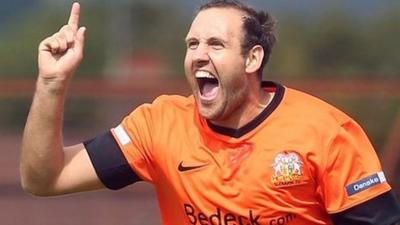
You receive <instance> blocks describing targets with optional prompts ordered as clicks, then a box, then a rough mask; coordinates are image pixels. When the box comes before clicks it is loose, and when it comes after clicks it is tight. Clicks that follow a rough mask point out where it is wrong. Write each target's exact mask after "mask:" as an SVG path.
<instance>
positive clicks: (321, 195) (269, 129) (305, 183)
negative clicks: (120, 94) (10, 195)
mask: <svg viewBox="0 0 400 225" xmlns="http://www.w3.org/2000/svg"><path fill="white" fill-rule="evenodd" d="M79 16H80V6H79V4H78V3H74V4H73V6H72V9H71V15H70V18H69V21H68V23H67V25H65V26H63V27H62V28H61V29H60V30H59V31H58V32H56V33H55V34H53V35H52V36H50V37H48V38H46V39H44V40H43V41H42V42H41V43H40V45H39V55H38V66H39V75H38V79H37V84H36V91H35V95H34V99H33V103H32V106H31V109H30V113H29V116H28V119H27V124H26V128H25V132H24V137H23V144H22V156H21V182H22V186H23V188H24V189H25V190H26V191H28V192H30V193H32V194H34V195H39V196H49V195H60V194H66V193H72V192H81V191H89V190H94V189H100V188H105V187H106V188H109V189H120V188H122V187H124V186H126V185H130V184H133V183H135V182H137V181H147V182H150V183H152V184H153V185H154V186H155V189H156V193H157V197H158V201H159V206H160V211H161V220H162V223H163V224H165V225H176V224H201V225H203V224H218V225H231V224H240V225H244V224H249V225H261V224H262V225H294V224H296V225H317V224H326V225H331V224H335V225H372V224H373V225H390V224H395V223H396V221H398V220H399V219H400V206H399V203H398V201H397V200H396V197H395V195H394V192H393V191H392V190H391V188H390V186H389V184H388V183H387V181H386V179H385V175H384V173H383V172H382V169H381V166H380V163H379V160H378V158H377V155H376V153H375V151H374V149H373V147H372V145H371V144H370V142H369V140H368V138H367V136H366V134H365V133H364V132H363V130H362V129H361V127H360V126H359V125H358V124H357V123H356V122H355V121H354V120H353V119H351V118H350V117H348V116H347V115H346V114H344V113H343V112H341V111H339V110H338V109H336V108H334V107H333V106H331V105H329V104H327V103H325V102H323V101H321V100H319V99H317V98H315V97H312V96H310V95H308V94H305V93H302V92H300V91H296V90H294V89H292V88H289V87H286V86H283V85H281V84H278V83H274V82H269V81H262V80H261V74H262V71H263V68H264V66H265V65H266V63H267V62H268V59H269V56H270V54H271V49H272V47H273V45H274V42H275V36H274V26H275V23H274V20H273V19H272V18H271V16H270V15H269V14H267V13H265V12H262V11H256V10H255V9H253V8H251V7H249V6H246V5H244V4H242V3H240V2H237V1H233V0H213V1H211V2H209V3H206V4H205V5H203V6H201V7H200V9H199V11H198V13H197V15H196V17H195V18H194V20H193V22H192V25H191V27H190V29H189V31H188V34H187V36H186V39H185V41H186V45H187V50H186V57H185V62H184V68H185V74H186V78H187V80H188V82H189V84H190V86H191V88H192V91H193V95H191V96H189V97H185V96H175V95H173V96H160V97H158V98H156V99H155V100H154V101H153V102H152V103H151V104H144V105H141V106H139V107H138V108H136V109H135V110H134V111H133V112H132V113H131V114H129V115H128V116H126V117H125V118H124V119H123V120H122V122H121V123H120V124H119V125H117V126H116V127H114V128H111V129H110V130H108V131H106V132H105V133H103V134H102V135H99V136H97V137H94V138H93V139H90V140H87V141H85V142H84V143H80V144H77V145H74V146H70V147H63V138H62V132H61V130H62V118H63V111H64V99H65V95H66V92H67V87H68V83H69V81H70V80H71V78H72V76H73V74H74V72H75V70H76V69H77V67H78V65H79V63H80V61H81V59H82V56H83V47H84V33H85V28H84V27H79ZM133 200H134V199H133Z"/></svg>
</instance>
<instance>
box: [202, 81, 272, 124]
mask: <svg viewBox="0 0 400 225" xmlns="http://www.w3.org/2000/svg"><path fill="white" fill-rule="evenodd" d="M251 87H258V88H253V89H251V90H250V91H249V95H248V97H247V98H245V99H244V100H243V102H242V104H240V105H239V106H238V107H237V108H236V109H235V111H234V112H233V113H230V116H228V117H226V118H223V119H221V120H218V121H210V122H211V123H213V124H215V125H218V126H222V127H228V128H232V129H239V128H241V127H243V126H244V125H246V124H248V123H249V122H250V121H252V120H253V119H254V118H256V117H257V116H258V115H259V114H260V113H261V112H262V111H263V110H264V109H265V108H266V107H267V106H268V105H269V104H270V102H271V100H272V99H273V96H274V93H269V92H266V91H265V90H264V89H263V88H262V87H261V86H260V85H259V83H258V84H256V85H255V86H251Z"/></svg>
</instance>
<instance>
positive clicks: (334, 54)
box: [0, 0, 400, 144]
mask: <svg viewBox="0 0 400 225" xmlns="http://www.w3.org/2000/svg"><path fill="white" fill-rule="evenodd" d="M107 4H121V5H120V6H119V7H120V8H121V7H123V8H124V10H123V11H124V12H128V13H130V14H131V15H130V16H128V18H129V21H127V22H126V23H123V24H121V25H120V27H119V28H118V29H117V30H116V31H115V30H113V29H112V28H111V27H110V23H109V21H110V20H111V19H112V18H110V17H112V16H113V15H114V16H115V15H116V14H115V13H118V12H120V13H122V11H118V10H117V11H116V12H114V14H112V13H110V12H109V11H110V9H109V5H107ZM69 9H70V2H68V1H66V2H64V3H58V5H57V4H55V3H52V4H49V3H47V4H45V3H44V2H41V3H38V4H37V5H35V7H33V8H30V9H29V10H28V9H25V11H24V13H23V14H21V13H20V14H16V15H15V17H14V18H11V19H8V20H7V21H8V23H7V24H6V26H5V27H6V28H7V31H6V32H5V31H4V29H3V30H0V78H1V79H4V78H29V79H35V78H36V73H37V66H36V55H37V46H38V44H39V42H40V41H41V40H42V39H43V38H44V37H46V36H47V35H51V34H52V33H53V32H55V31H56V30H57V29H59V28H60V27H61V26H62V25H63V24H64V23H65V22H66V21H67V18H68V13H69ZM187 11H188V10H187V9H183V8H179V7H176V6H175V5H174V4H171V3H170V2H164V1H152V2H148V1H144V0H137V1H115V2H114V1H113V2H112V3H111V2H108V3H106V2H105V1H85V2H83V3H82V17H81V23H82V25H84V26H86V27H87V28H88V30H87V41H86V46H85V58H84V60H83V62H82V65H81V67H80V69H79V71H78V75H77V76H76V78H75V79H80V78H85V77H93V76H97V77H101V76H104V75H105V74H109V73H110V74H113V73H117V72H116V71H117V70H116V69H117V68H118V67H119V65H120V64H119V62H115V61H113V60H115V59H111V57H113V54H109V52H110V49H111V48H113V47H115V46H118V45H119V46H120V48H119V50H118V51H121V52H119V53H118V54H119V55H120V56H122V57H131V56H132V55H134V56H135V57H136V56H137V55H139V56H140V55H147V56H148V54H151V55H154V56H156V57H157V59H161V60H162V61H163V62H165V63H164V64H162V65H167V67H166V68H162V70H160V71H163V72H164V73H165V75H175V76H176V77H181V78H182V79H184V76H183V58H184V54H185V45H184V37H185V35H186V32H187V30H188V28H189V26H190V23H191V21H192V16H193V15H189V14H190V13H187ZM325 11H326V12H327V13H322V14H319V15H314V16H306V17H304V16H300V15H299V14H295V13H290V12H288V13H287V14H284V15H281V16H279V17H278V18H277V19H278V21H279V23H278V30H277V33H278V42H277V44H276V46H275V48H274V49H273V55H272V58H271V61H270V64H269V65H268V66H267V67H266V71H265V78H266V79H275V80H285V79H291V78H295V79H302V78H309V79H315V78H317V79H321V78H322V79H324V78H328V79H329V78H336V77H343V78H351V77H357V78H370V77H373V78H382V79H389V78H395V77H396V76H397V75H398V73H399V65H400V54H399V52H400V51H399V48H400V47H399V44H398V37H399V36H400V26H399V21H400V9H399V8H396V7H392V8H387V9H385V10H382V12H381V13H380V14H379V15H378V16H369V15H368V12H365V15H364V16H359V15H358V16H354V15H352V14H349V13H347V11H345V10H343V9H341V8H339V7H333V8H332V9H331V10H325ZM272 14H273V12H272ZM116 26H118V24H117V25H116ZM124 31H125V32H124ZM129 32H131V33H130V35H131V36H129V38H125V39H127V40H126V41H125V43H123V42H120V41H119V40H121V39H119V38H118V35H122V34H124V35H128V33H129ZM110 37H117V38H114V39H113V38H110ZM122 39H123V38H122ZM127 42H131V43H129V44H128V43H127ZM114 55H115V54H114ZM110 62H111V63H110ZM110 64H111V68H112V67H114V70H110V69H109V68H110ZM133 65H134V66H140V65H137V64H133ZM106 67H107V69H106ZM18 101H19V100H15V101H14V100H13V102H12V104H13V107H10V105H9V103H10V101H8V100H7V101H6V100H1V101H0V108H1V109H2V110H1V111H0V122H1V123H2V124H9V125H10V124H17V126H21V124H22V123H23V122H21V120H22V121H24V118H25V116H26V112H27V109H28V104H29V100H28V101H27V100H21V101H19V102H20V103H18ZM333 101H334V102H335V103H338V104H339V105H342V106H343V107H344V109H345V111H349V112H354V114H353V113H351V114H352V116H354V115H356V118H357V117H358V118H359V119H362V120H363V121H365V120H367V122H365V124H367V126H368V127H369V128H370V130H374V131H373V132H374V135H375V139H376V140H378V142H379V143H380V144H382V143H383V141H384V140H383V139H384V135H385V134H386V133H385V131H382V129H383V128H382V126H380V125H379V124H385V125H387V126H390V124H388V121H390V119H391V118H392V117H393V115H394V113H393V111H390V112H389V111H387V110H379V115H380V116H381V117H382V118H384V121H380V122H379V124H378V122H376V121H375V122H374V120H373V118H370V117H365V116H363V114H362V113H363V112H360V110H359V109H365V108H368V107H374V108H376V109H380V108H379V107H383V109H391V110H392V109H393V110H395V109H394V108H396V107H397V105H399V103H398V102H396V101H388V102H386V103H385V104H388V105H384V106H383V103H382V102H380V101H369V100H362V101H360V102H363V103H362V104H363V106H360V105H359V104H353V103H349V102H344V101H342V102H341V100H338V99H334V100H333ZM360 104H361V103H360ZM21 105H22V107H21ZM101 105H102V103H99V102H97V103H89V102H87V100H84V101H81V102H78V103H77V102H74V105H73V106H71V107H73V109H69V111H68V112H70V113H68V112H67V119H66V122H68V124H67V125H68V126H74V124H75V125H76V126H85V125H86V124H85V123H82V115H84V114H85V113H86V114H87V115H90V117H91V118H96V116H95V113H96V110H97V106H98V107H101ZM84 106H85V107H84ZM3 109H4V110H3ZM367 111H368V110H367ZM385 113H386V114H385ZM376 117H378V116H377V115H375V116H374V118H376ZM10 118H11V119H10ZM103 119H104V118H99V121H101V120H103ZM364 119H365V120H364ZM2 121H3V122H2ZM72 121H76V122H75V123H74V122H72ZM376 129H378V131H375V130H376Z"/></svg>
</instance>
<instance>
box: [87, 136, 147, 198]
mask: <svg viewBox="0 0 400 225" xmlns="http://www.w3.org/2000/svg"><path fill="white" fill-rule="evenodd" d="M83 144H84V146H85V148H86V150H87V152H88V154H89V157H90V160H91V161H92V164H93V166H94V168H95V170H96V173H97V176H98V177H99V179H100V180H101V182H102V183H103V184H104V185H105V186H106V187H107V188H109V189H112V190H117V189H121V188H123V187H125V186H127V185H129V184H133V183H135V182H137V181H140V180H141V179H140V177H139V176H138V175H137V174H136V173H135V172H134V171H133V170H132V168H131V167H130V165H129V163H128V161H127V160H126V158H125V156H124V155H123V153H122V151H121V149H120V148H119V146H118V143H117V142H116V140H115V139H114V137H113V135H112V134H111V131H108V132H106V133H104V134H102V135H99V136H97V137H95V138H93V139H90V140H87V141H85V142H84V143H83Z"/></svg>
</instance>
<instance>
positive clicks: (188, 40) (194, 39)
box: [184, 37, 228, 44]
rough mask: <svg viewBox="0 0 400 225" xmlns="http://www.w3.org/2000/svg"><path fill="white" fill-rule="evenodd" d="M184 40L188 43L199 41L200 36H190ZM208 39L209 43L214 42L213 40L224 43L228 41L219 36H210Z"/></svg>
mask: <svg viewBox="0 0 400 225" xmlns="http://www.w3.org/2000/svg"><path fill="white" fill-rule="evenodd" d="M184 41H185V42H186V43H189V42H190V41H199V38H195V37H188V38H185V40H184ZM206 41H207V43H210V42H213V41H220V42H222V43H224V44H227V43H228V41H227V40H224V39H222V38H219V37H210V38H208V39H207V40H206Z"/></svg>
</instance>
